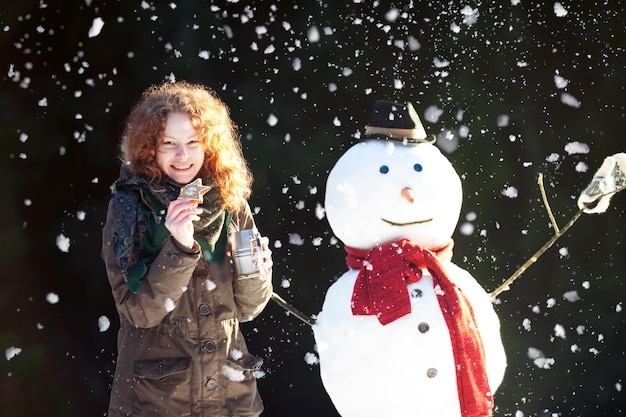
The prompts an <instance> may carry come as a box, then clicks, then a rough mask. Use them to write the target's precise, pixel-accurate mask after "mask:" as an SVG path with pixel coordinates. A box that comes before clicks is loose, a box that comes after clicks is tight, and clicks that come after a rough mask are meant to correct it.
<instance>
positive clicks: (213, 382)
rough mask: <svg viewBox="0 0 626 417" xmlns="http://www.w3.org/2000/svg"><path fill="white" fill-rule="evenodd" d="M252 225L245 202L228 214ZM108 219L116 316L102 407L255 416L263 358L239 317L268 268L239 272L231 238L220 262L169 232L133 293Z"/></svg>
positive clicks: (264, 290)
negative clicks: (108, 388) (251, 348)
mask: <svg viewBox="0 0 626 417" xmlns="http://www.w3.org/2000/svg"><path fill="white" fill-rule="evenodd" d="M110 211H111V210H110V207H109V213H110ZM253 226H254V221H253V218H252V214H251V212H250V208H249V207H246V208H245V209H244V210H242V211H240V212H238V213H234V214H233V218H232V221H231V223H230V227H229V232H233V231H238V230H245V229H249V228H252V227H253ZM111 227H112V226H111V218H110V215H108V216H107V221H106V224H105V226H104V229H103V236H102V238H103V244H102V258H103V260H104V262H105V265H106V270H107V275H108V278H109V282H110V284H111V289H112V292H113V298H114V300H115V303H116V307H117V310H118V312H119V315H120V329H119V333H118V358H117V365H116V371H115V377H114V380H113V386H112V392H111V401H110V404H109V414H108V415H109V416H110V417H118V416H151V417H154V416H176V417H178V416H190V417H191V416H193V417H195V416H206V417H223V416H246V417H248V416H258V415H259V414H260V413H261V411H262V410H263V404H262V402H261V399H260V397H259V394H258V391H257V388H256V378H255V371H256V372H258V371H257V370H258V367H259V366H260V359H258V358H257V357H255V356H252V355H250V354H249V353H248V349H247V347H246V343H245V341H244V338H243V335H242V333H241V331H240V330H239V323H240V322H244V321H248V320H251V319H253V318H254V317H256V316H257V315H258V314H259V313H261V311H262V310H263V308H264V307H265V305H266V304H267V302H268V300H269V299H270V297H271V293H272V282H271V272H270V273H269V274H267V275H266V276H263V277H261V278H249V279H237V278H236V277H235V271H234V267H233V263H232V257H231V254H230V246H228V248H227V255H226V256H225V259H224V261H223V263H222V264H221V265H216V264H210V263H207V262H205V261H204V260H203V259H202V258H201V256H200V251H199V248H198V250H195V251H194V250H192V251H189V250H186V249H184V248H182V247H181V246H180V245H178V244H177V243H176V242H175V241H174V240H173V239H172V238H171V237H169V238H167V239H166V241H165V243H164V245H163V248H162V249H161V251H160V253H159V254H158V256H157V258H156V259H155V260H154V262H153V263H152V265H151V266H150V268H149V271H148V273H147V274H146V275H145V276H144V278H143V280H142V282H141V286H140V288H139V292H138V293H137V294H133V293H132V292H131V291H130V290H129V289H128V287H127V286H126V284H125V282H124V279H123V277H122V274H121V271H120V268H119V265H118V262H117V260H116V258H115V254H114V251H113V248H112V246H111Z"/></svg>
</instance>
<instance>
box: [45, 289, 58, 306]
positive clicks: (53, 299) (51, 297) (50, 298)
mask: <svg viewBox="0 0 626 417" xmlns="http://www.w3.org/2000/svg"><path fill="white" fill-rule="evenodd" d="M60 300H61V297H59V295H58V294H57V293H54V292H49V293H48V294H46V301H47V302H49V303H50V304H57V303H58V302H59V301H60Z"/></svg>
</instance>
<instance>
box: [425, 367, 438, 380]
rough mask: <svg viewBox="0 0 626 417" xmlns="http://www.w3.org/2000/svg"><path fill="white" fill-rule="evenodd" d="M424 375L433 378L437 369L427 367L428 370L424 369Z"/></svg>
mask: <svg viewBox="0 0 626 417" xmlns="http://www.w3.org/2000/svg"><path fill="white" fill-rule="evenodd" d="M426 375H427V376H428V377H429V378H434V377H436V376H437V369H435V368H428V371H426Z"/></svg>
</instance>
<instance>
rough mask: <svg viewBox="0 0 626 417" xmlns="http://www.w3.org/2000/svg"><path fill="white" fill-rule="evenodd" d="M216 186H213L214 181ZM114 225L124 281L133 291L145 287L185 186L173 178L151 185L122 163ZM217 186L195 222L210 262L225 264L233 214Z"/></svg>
mask: <svg viewBox="0 0 626 417" xmlns="http://www.w3.org/2000/svg"><path fill="white" fill-rule="evenodd" d="M208 185H211V184H208ZM111 190H112V193H113V197H112V201H113V203H112V205H111V226H112V238H113V248H114V250H115V256H116V257H117V260H118V262H119V265H120V268H121V269H122V274H123V275H124V280H125V281H126V284H127V285H128V288H130V290H131V291H132V292H133V293H135V294H136V293H137V292H138V291H139V286H140V284H141V280H142V278H143V276H144V275H145V274H146V272H147V271H148V267H149V266H150V264H151V263H152V261H154V259H155V258H156V256H157V255H158V253H159V251H160V250H161V247H162V246H163V241H164V240H165V239H166V238H167V237H168V236H169V235H170V233H169V231H168V230H167V229H166V227H165V225H164V222H165V214H166V211H167V207H168V205H169V203H170V202H171V201H173V200H175V199H176V198H178V195H179V193H180V185H178V184H176V183H175V182H173V181H171V180H164V181H162V182H160V183H157V184H150V183H149V182H148V180H147V179H146V178H144V177H142V176H138V175H134V174H132V173H130V172H129V171H128V169H127V168H126V167H124V166H122V169H121V171H120V177H119V179H118V180H117V181H116V182H115V183H114V184H113V185H112V187H111ZM218 198H219V189H218V188H217V187H215V186H214V187H213V188H211V190H210V191H209V192H208V193H207V194H205V195H204V202H203V203H202V204H201V205H200V206H199V208H200V209H201V210H202V213H201V214H200V220H198V221H196V222H194V230H195V233H194V234H195V238H196V241H197V242H198V244H199V245H200V247H201V249H202V254H203V257H204V259H205V260H207V261H208V262H213V263H220V262H221V261H222V260H223V259H224V252H225V249H226V241H227V233H228V225H229V223H230V220H231V217H232V213H230V212H227V211H226V210H225V209H224V207H223V206H219V205H217V204H216V202H217V200H218Z"/></svg>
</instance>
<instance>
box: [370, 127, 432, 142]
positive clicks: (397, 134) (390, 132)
mask: <svg viewBox="0 0 626 417" xmlns="http://www.w3.org/2000/svg"><path fill="white" fill-rule="evenodd" d="M363 139H381V140H390V141H394V142H402V143H435V140H436V139H437V138H436V137H435V135H426V134H425V133H424V129H398V128H388V127H376V126H366V127H365V134H364V135H363Z"/></svg>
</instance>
